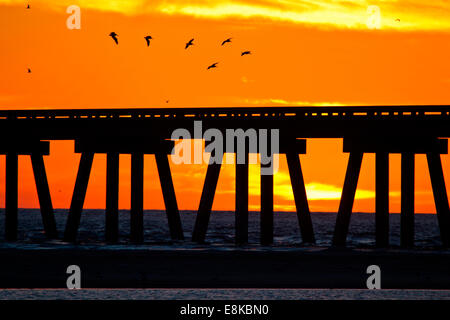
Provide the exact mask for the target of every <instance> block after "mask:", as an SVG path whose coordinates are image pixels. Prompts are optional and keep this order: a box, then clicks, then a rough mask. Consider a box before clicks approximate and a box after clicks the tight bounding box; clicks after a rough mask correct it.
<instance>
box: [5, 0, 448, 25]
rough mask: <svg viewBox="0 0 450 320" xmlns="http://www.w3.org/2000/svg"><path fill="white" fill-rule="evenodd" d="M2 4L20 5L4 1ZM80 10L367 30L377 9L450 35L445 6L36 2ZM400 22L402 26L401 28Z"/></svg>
mask: <svg viewBox="0 0 450 320" xmlns="http://www.w3.org/2000/svg"><path fill="white" fill-rule="evenodd" d="M0 4H7V5H17V2H16V1H12V0H0ZM73 4H75V5H78V6H80V7H81V8H82V9H83V8H86V9H93V10H100V11H110V12H118V13H122V14H126V15H141V14H151V13H160V14H161V13H162V14H166V15H184V16H193V17H198V18H207V19H226V18H228V17H236V18H241V19H268V20H275V21H284V22H290V23H300V24H312V25H327V26H335V27H340V28H357V29H367V26H366V22H367V19H368V13H367V7H368V6H369V5H377V6H379V8H380V11H381V24H382V27H383V28H389V29H391V28H395V29H398V30H411V29H413V30H417V29H424V30H430V29H432V30H443V29H445V30H450V19H448V12H449V10H450V3H449V2H448V1H445V0H434V1H428V0H373V1H367V0H298V1H294V0H278V1H275V0H273V1H270V0H233V1H225V0H216V1H211V0H208V1H206V0H184V1H183V0H114V1H110V0H35V1H33V6H34V7H47V8H52V9H58V10H59V9H61V8H65V7H67V6H69V5H73ZM397 18H399V19H400V20H401V21H400V22H397V21H396V19H397Z"/></svg>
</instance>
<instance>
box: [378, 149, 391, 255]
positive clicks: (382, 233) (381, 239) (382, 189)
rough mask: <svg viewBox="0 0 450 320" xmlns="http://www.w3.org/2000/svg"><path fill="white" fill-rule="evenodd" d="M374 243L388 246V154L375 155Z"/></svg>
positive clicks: (383, 246) (384, 246)
mask: <svg viewBox="0 0 450 320" xmlns="http://www.w3.org/2000/svg"><path fill="white" fill-rule="evenodd" d="M375 241H376V246H377V247H379V248H386V247H387V246H389V153H387V152H377V153H376V154H375Z"/></svg>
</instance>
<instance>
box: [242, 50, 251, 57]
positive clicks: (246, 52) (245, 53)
mask: <svg viewBox="0 0 450 320" xmlns="http://www.w3.org/2000/svg"><path fill="white" fill-rule="evenodd" d="M247 54H252V52H251V51H244V52H242V53H241V57H242V56H245V55H247Z"/></svg>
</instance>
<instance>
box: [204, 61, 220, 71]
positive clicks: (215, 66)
mask: <svg viewBox="0 0 450 320" xmlns="http://www.w3.org/2000/svg"><path fill="white" fill-rule="evenodd" d="M217 64H218V62H216V63H213V64H212V65H210V66H209V67H208V68H207V69H206V70H209V69H212V68H217Z"/></svg>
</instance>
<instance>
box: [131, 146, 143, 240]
mask: <svg viewBox="0 0 450 320" xmlns="http://www.w3.org/2000/svg"><path fill="white" fill-rule="evenodd" d="M130 238H131V241H132V242H134V243H142V242H144V154H143V153H142V152H136V153H132V154H131V210H130Z"/></svg>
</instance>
